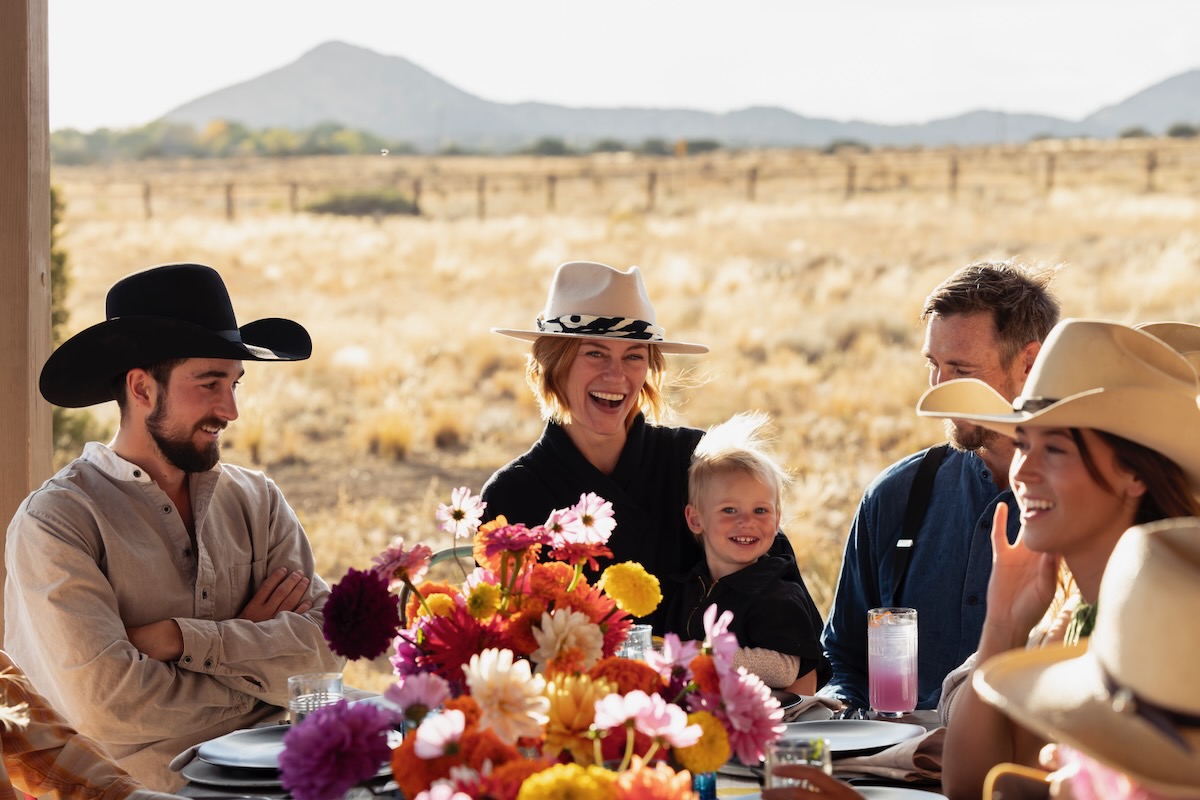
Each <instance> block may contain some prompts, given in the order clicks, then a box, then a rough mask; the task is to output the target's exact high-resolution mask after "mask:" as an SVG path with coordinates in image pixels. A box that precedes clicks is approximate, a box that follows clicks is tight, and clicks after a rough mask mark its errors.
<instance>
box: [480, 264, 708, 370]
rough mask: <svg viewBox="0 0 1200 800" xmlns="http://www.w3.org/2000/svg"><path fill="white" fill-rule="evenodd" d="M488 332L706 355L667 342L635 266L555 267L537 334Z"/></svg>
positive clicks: (689, 344)
mask: <svg viewBox="0 0 1200 800" xmlns="http://www.w3.org/2000/svg"><path fill="white" fill-rule="evenodd" d="M492 332H493V333H498V334H500V335H502V336H509V337H512V338H513V339H523V340H525V341H529V342H532V341H535V340H537V339H540V338H542V337H543V336H552V337H560V338H571V339H580V338H582V339H602V340H612V339H616V340H625V341H641V342H645V343H646V344H653V345H655V346H657V347H658V348H659V349H660V350H662V351H663V352H664V353H681V354H696V353H707V352H708V346H707V345H703V344H694V343H692V342H673V341H669V340H667V338H666V334H665V332H664V331H663V329H662V328H661V327H659V326H658V324H657V322H656V318H655V314H654V306H653V305H652V304H651V303H650V297H649V296H648V295H647V294H646V286H645V284H644V283H643V282H642V273H641V271H640V270H639V269H638V268H637V267H630V268H629V270H628V271H627V272H621V271H620V270H616V269H613V268H612V267H610V266H608V265H607V264H599V263H596V262H594V261H569V262H567V263H566V264H562V265H561V266H559V268H558V269H557V270H556V271H555V273H554V280H553V281H552V282H551V284H550V292H549V294H548V295H547V297H546V306H545V308H544V309H543V311H542V313H541V314H540V315H539V316H538V318H537V329H536V330H522V329H516V328H492Z"/></svg>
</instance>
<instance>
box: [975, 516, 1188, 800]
mask: <svg viewBox="0 0 1200 800" xmlns="http://www.w3.org/2000/svg"><path fill="white" fill-rule="evenodd" d="M1197 605H1200V519H1195V518H1185V519H1169V520H1160V521H1159V522H1152V523H1148V524H1145V525H1137V526H1134V527H1133V528H1130V529H1129V530H1128V531H1126V533H1125V535H1124V536H1123V537H1122V538H1121V540H1120V542H1119V543H1118V544H1117V547H1116V548H1115V549H1114V551H1113V553H1112V556H1111V557H1110V558H1109V561H1108V566H1107V568H1106V570H1105V573H1104V577H1103V579H1102V581H1101V584H1100V593H1099V597H1098V601H1097V609H1098V613H1097V617H1096V627H1095V630H1094V632H1093V633H1092V636H1091V639H1090V640H1089V641H1088V642H1087V643H1086V644H1084V645H1077V646H1074V647H1057V646H1050V647H1044V648H1039V649H1035V650H1014V651H1011V652H1008V653H1004V654H1001V655H999V656H996V657H995V658H992V659H989V660H988V661H987V662H986V663H985V664H983V666H981V667H980V668H979V669H978V670H977V671H976V673H975V675H974V677H973V682H974V686H975V690H976V691H977V692H978V693H979V696H980V697H981V698H983V700H984V701H985V702H988V703H991V704H992V705H994V706H996V707H997V708H999V709H1001V710H1002V711H1004V712H1005V713H1006V714H1008V715H1009V716H1010V717H1012V718H1013V719H1014V720H1015V721H1016V722H1018V723H1019V724H1021V725H1023V726H1025V727H1026V728H1029V729H1030V730H1032V731H1034V732H1036V733H1038V734H1041V735H1042V736H1045V737H1047V738H1049V739H1051V740H1052V741H1058V742H1062V743H1065V744H1068V745H1070V746H1072V747H1074V748H1075V749H1076V750H1080V751H1081V752H1084V753H1087V754H1088V755H1090V756H1092V757H1093V758H1096V759H1097V760H1099V761H1102V762H1104V763H1105V764H1108V765H1109V766H1111V767H1113V768H1115V769H1117V770H1119V771H1121V772H1124V773H1126V774H1127V775H1129V776H1130V777H1132V778H1133V779H1134V780H1136V781H1137V782H1138V783H1140V784H1142V785H1143V786H1144V787H1145V788H1148V789H1153V790H1156V791H1159V792H1163V793H1169V794H1177V793H1187V794H1189V795H1190V796H1195V792H1196V789H1197V787H1200V682H1197V681H1196V679H1195V669H1196V664H1197V662H1200V637H1196V636H1195V635H1194V621H1193V617H1194V615H1195V609H1196V607H1197Z"/></svg>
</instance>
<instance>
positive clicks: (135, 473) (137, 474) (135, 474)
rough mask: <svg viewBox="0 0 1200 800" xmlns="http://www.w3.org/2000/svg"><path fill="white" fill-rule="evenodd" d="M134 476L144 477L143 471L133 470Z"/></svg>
mask: <svg viewBox="0 0 1200 800" xmlns="http://www.w3.org/2000/svg"><path fill="white" fill-rule="evenodd" d="M133 477H135V478H140V477H142V471H141V470H140V469H135V470H134V471H133Z"/></svg>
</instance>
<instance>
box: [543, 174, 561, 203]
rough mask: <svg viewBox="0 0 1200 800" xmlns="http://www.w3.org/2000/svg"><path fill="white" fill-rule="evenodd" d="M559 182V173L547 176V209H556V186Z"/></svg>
mask: <svg viewBox="0 0 1200 800" xmlns="http://www.w3.org/2000/svg"><path fill="white" fill-rule="evenodd" d="M557 183H558V176H557V175H547V176H546V210H547V211H553V210H554V187H555V185H556V184H557Z"/></svg>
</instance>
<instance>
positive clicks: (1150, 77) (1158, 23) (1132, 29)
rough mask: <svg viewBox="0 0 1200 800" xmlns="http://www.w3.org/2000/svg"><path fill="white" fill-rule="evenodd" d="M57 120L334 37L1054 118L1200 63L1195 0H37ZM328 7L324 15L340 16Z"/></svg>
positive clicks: (505, 75)
mask: <svg viewBox="0 0 1200 800" xmlns="http://www.w3.org/2000/svg"><path fill="white" fill-rule="evenodd" d="M49 4H50V125H51V128H52V129H57V128H62V127H78V128H82V129H84V130H91V129H94V128H97V127H100V126H108V127H116V128H124V127H131V126H136V125H142V124H145V123H147V122H150V121H151V120H153V119H155V118H157V117H159V116H161V115H162V114H164V113H165V112H167V111H169V110H170V109H172V108H174V107H175V106H177V105H180V104H182V103H184V102H187V101H189V100H192V99H195V98H196V97H199V96H201V95H203V94H207V93H208V92H211V91H214V90H216V89H220V88H223V87H225V86H228V85H230V84H233V83H238V82H241V81H245V80H249V79H251V78H254V77H256V76H258V75H261V74H262V73H264V72H267V71H270V70H272V69H275V68H277V67H281V66H284V65H286V64H288V63H290V62H291V61H293V60H295V59H296V58H298V57H299V56H300V55H302V54H303V53H304V52H306V51H307V50H309V49H311V48H313V47H315V46H316V45H318V44H320V43H322V42H325V41H328V40H331V39H337V40H341V41H345V42H349V43H351V44H356V45H361V46H363V47H367V48H370V49H372V50H375V51H377V52H380V53H384V54H387V55H400V56H404V57H405V58H408V59H410V60H412V61H413V62H415V63H416V64H418V65H419V66H421V67H424V68H425V69H427V70H429V71H430V72H433V73H434V74H435V75H438V76H439V77H441V78H443V79H445V80H447V81H449V82H450V83H452V84H454V85H456V86H458V87H459V88H461V89H463V90H465V91H468V92H470V93H472V94H475V95H478V96H479V97H482V98H485V99H488V100H494V101H498V102H519V101H524V100H538V101H543V102H547V103H555V104H561V105H570V106H604V107H611V106H621V105H626V106H662V107H680V108H697V109H704V110H709V111H730V110H734V109H738V108H744V107H746V106H750V105H773V106H781V107H784V108H788V109H790V110H792V111H795V112H797V113H800V114H804V115H806V116H814V117H829V118H834V119H841V120H847V119H864V120H870V121H873V122H913V121H924V120H927V119H931V118H935V117H943V116H950V115H953V114H958V113H961V112H964V111H969V110H972V109H976V108H991V109H998V110H1004V111H1028V112H1040V113H1046V114H1053V115H1056V116H1061V117H1067V118H1072V119H1074V118H1078V117H1081V116H1084V115H1086V114H1088V113H1090V112H1092V111H1094V110H1096V109H1097V108H1099V107H1101V106H1104V105H1107V104H1110V103H1115V102H1118V101H1120V100H1122V99H1124V98H1125V97H1127V96H1129V95H1130V94H1133V93H1134V92H1137V91H1139V90H1141V89H1144V88H1146V87H1147V86H1150V85H1152V84H1154V83H1156V82H1158V81H1160V80H1162V79H1164V78H1167V77H1170V76H1172V75H1175V74H1178V73H1180V72H1184V71H1186V70H1189V69H1195V68H1198V67H1200V46H1198V45H1197V41H1198V34H1197V32H1198V31H1200V2H1192V1H1191V0H1136V1H1134V0H823V2H820V3H818V2H810V1H809V0H733V1H732V2H725V1H724V0H721V1H720V2H717V1H716V0H686V1H682V0H603V2H587V3H583V2H574V1H573V0H503V2H499V1H498V0H478V1H477V2H465V1H464V0H423V1H422V2H419V3H418V2H409V0H321V2H317V0H49ZM335 9H336V10H335Z"/></svg>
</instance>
